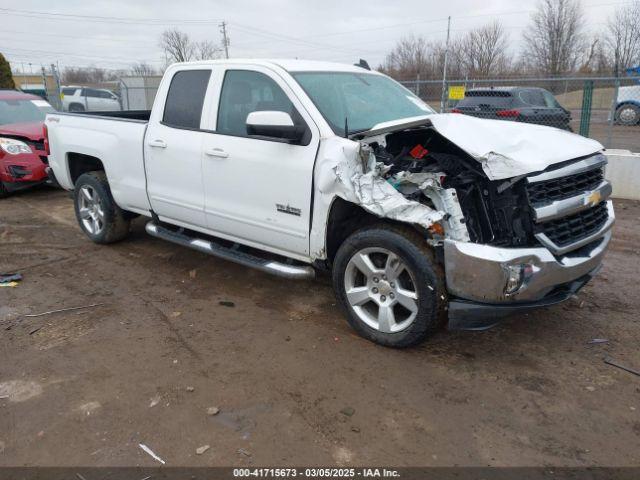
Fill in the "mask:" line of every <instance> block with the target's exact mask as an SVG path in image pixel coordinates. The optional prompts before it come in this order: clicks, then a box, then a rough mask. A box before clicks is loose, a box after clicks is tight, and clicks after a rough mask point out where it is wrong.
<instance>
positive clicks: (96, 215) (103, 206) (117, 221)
mask: <svg viewBox="0 0 640 480" xmlns="http://www.w3.org/2000/svg"><path fill="white" fill-rule="evenodd" d="M74 200H75V201H74V204H75V211H76V218H77V220H78V223H79V224H80V228H82V230H83V231H84V233H85V234H86V235H87V237H89V238H90V239H91V240H92V241H93V242H95V243H113V242H117V241H119V240H122V239H123V238H124V237H126V236H127V235H128V233H129V224H130V219H129V218H128V217H127V215H126V212H125V211H124V210H122V209H121V208H120V207H118V205H116V203H115V201H114V200H113V196H112V195H111V190H110V188H109V182H108V181H107V176H106V175H105V173H104V172H89V173H84V174H82V175H80V177H79V178H78V180H77V181H76V185H75V190H74Z"/></svg>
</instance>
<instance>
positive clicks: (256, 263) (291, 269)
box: [145, 221, 315, 280]
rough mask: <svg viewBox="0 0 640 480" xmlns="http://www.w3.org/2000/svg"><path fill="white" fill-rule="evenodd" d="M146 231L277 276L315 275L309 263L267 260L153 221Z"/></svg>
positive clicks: (302, 276)
mask: <svg viewBox="0 0 640 480" xmlns="http://www.w3.org/2000/svg"><path fill="white" fill-rule="evenodd" d="M145 229H146V231H147V233H148V234H149V235H152V236H154V237H158V238H161V239H163V240H168V241H169V242H173V243H177V244H178V245H182V246H183V247H189V248H192V249H194V250H198V251H199V252H203V253H207V254H209V255H213V256H215V257H220V258H223V259H225V260H229V261H231V262H235V263H239V264H240V265H244V266H246V267H251V268H256V269H258V270H262V271H263V272H267V273H271V274H272V275H277V276H279V277H284V278H290V279H294V280H303V279H308V278H313V277H315V270H314V269H313V267H311V266H309V265H288V264H286V263H281V262H276V261H274V260H267V259H264V258H260V257H257V256H255V255H251V254H249V253H244V252H241V251H238V250H236V249H234V248H229V247H223V246H222V245H219V244H217V243H215V242H211V241H209V240H204V239H202V238H196V237H190V236H188V235H186V234H184V233H182V232H174V231H173V230H169V229H168V228H165V227H163V226H161V225H158V224H157V223H154V222H153V221H151V222H149V223H147V226H146V227H145Z"/></svg>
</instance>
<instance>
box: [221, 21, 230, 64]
mask: <svg viewBox="0 0 640 480" xmlns="http://www.w3.org/2000/svg"><path fill="white" fill-rule="evenodd" d="M219 26H220V33H221V34H222V45H223V46H224V56H225V58H229V37H227V22H224V21H223V22H222V23H221V24H220V25H219Z"/></svg>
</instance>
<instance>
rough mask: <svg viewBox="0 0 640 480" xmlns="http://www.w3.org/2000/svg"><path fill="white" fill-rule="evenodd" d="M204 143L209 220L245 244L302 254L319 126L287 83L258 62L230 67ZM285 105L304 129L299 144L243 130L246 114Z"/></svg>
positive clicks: (305, 249)
mask: <svg viewBox="0 0 640 480" xmlns="http://www.w3.org/2000/svg"><path fill="white" fill-rule="evenodd" d="M220 80H221V81H222V82H218V84H219V83H222V87H221V91H220V96H219V101H218V108H217V112H215V111H213V109H212V113H211V118H210V120H211V124H210V128H211V129H213V130H215V132H212V133H208V134H206V135H205V138H204V142H203V151H204V155H203V165H202V171H203V178H204V188H205V213H206V217H207V224H208V225H209V228H210V230H212V231H214V232H215V234H217V235H220V236H223V237H226V238H229V239H232V240H235V241H237V242H239V243H244V244H247V245H257V246H261V247H263V248H264V247H266V248H267V249H268V250H270V251H273V252H276V253H282V254H285V255H289V256H293V257H296V256H297V257H300V258H306V257H308V254H309V225H310V215H311V195H312V188H313V184H312V179H313V167H314V162H315V157H316V153H317V151H318V142H319V131H318V129H317V127H316V125H315V124H314V123H313V121H312V120H311V117H310V116H309V115H308V113H307V112H306V111H305V110H304V108H303V107H302V104H301V103H300V102H299V100H298V99H297V97H296V96H295V94H294V93H293V92H292V91H291V89H290V87H289V86H288V85H287V84H286V83H285V82H284V81H283V80H282V79H281V78H280V77H279V76H278V75H277V74H275V73H274V72H272V71H271V70H269V69H267V68H263V67H258V66H256V67H251V68H249V67H247V68H242V67H238V68H228V69H227V70H226V72H225V73H224V77H222V74H221V77H220ZM254 111H282V112H287V113H289V114H290V115H291V117H292V118H293V120H294V121H295V122H296V123H300V124H304V125H306V128H307V133H306V135H305V138H304V139H303V141H302V142H300V144H296V145H294V144H289V143H286V142H283V141H277V140H269V139H265V138H252V137H249V136H248V135H247V128H246V119H247V115H248V114H249V113H251V112H254Z"/></svg>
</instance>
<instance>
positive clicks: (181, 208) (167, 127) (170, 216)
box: [144, 69, 211, 229]
mask: <svg viewBox="0 0 640 480" xmlns="http://www.w3.org/2000/svg"><path fill="white" fill-rule="evenodd" d="M210 77H211V70H210V69H191V70H180V71H178V72H176V73H175V74H174V75H173V78H172V79H171V84H170V85H169V89H168V92H167V93H166V100H165V104H164V105H158V110H160V111H162V113H161V117H160V118H152V119H151V120H150V121H149V126H148V128H147V132H146V134H145V140H144V142H145V144H144V152H145V170H146V173H147V191H148V194H149V201H150V202H151V207H152V208H153V211H154V212H155V213H156V214H157V215H158V216H159V217H160V218H161V219H163V220H168V221H170V222H171V223H175V224H178V225H182V226H187V227H195V228H199V229H206V219H205V215H204V187H203V183H202V142H203V136H204V135H206V134H205V133H204V132H203V131H202V130H201V129H200V126H201V125H200V123H201V121H202V116H203V106H204V102H205V96H206V92H207V87H208V84H209V79H210ZM158 94H161V92H158ZM155 108H156V106H155V105H154V111H155Z"/></svg>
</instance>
